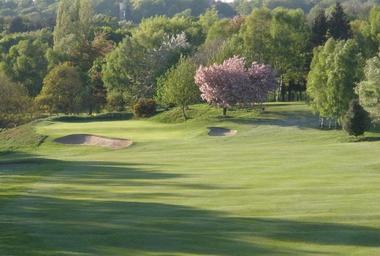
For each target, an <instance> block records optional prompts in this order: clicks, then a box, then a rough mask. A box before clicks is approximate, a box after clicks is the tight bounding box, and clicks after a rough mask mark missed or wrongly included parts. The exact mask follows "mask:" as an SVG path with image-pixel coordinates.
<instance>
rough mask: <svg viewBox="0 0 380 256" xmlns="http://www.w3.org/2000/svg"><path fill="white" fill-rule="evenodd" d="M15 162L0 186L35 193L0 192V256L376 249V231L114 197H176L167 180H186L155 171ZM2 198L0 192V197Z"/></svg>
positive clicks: (5, 168) (1, 173) (1, 169)
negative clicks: (20, 182)
mask: <svg viewBox="0 0 380 256" xmlns="http://www.w3.org/2000/svg"><path fill="white" fill-rule="evenodd" d="M19 156H22V158H21V162H20V161H17V159H13V160H12V161H8V162H7V163H2V164H0V179H1V181H2V182H4V183H3V184H6V182H7V180H6V179H7V178H11V179H12V178H13V179H16V181H17V179H25V178H28V177H31V178H33V179H36V180H33V184H37V185H38V184H40V185H42V187H41V188H40V190H39V189H36V188H33V186H32V187H30V186H26V187H25V188H19V189H18V188H15V190H14V191H5V192H7V193H8V194H12V193H13V194H14V197H12V198H11V199H8V200H7V199H5V200H1V196H0V227H1V230H0V255H16V256H17V255H31V256H33V255H138V254H140V253H141V254H144V253H156V254H161V255H168V254H170V255H178V254H195V255H200V254H201V255H214V256H215V255H220V256H227V255H242V256H248V255H249V256H250V255H320V254H322V252H321V251H313V250H301V249H289V248H285V247H284V248H281V246H279V245H276V241H282V242H293V243H298V242H299V243H308V244H311V245H337V246H362V247H380V239H379V238H380V229H376V228H371V227H364V226H354V225H345V224H335V223H312V222H303V221H296V220H286V219H270V218H249V217H245V218H242V217H232V216H229V215H228V214H227V213H225V212H221V211H211V210H205V209H199V208H195V207H189V206H185V205H179V204H170V203H166V202H164V201H162V199H161V198H160V199H159V200H157V198H158V197H159V196H162V195H163V194H162V193H161V194H158V195H157V194H154V193H144V190H138V192H140V193H142V194H144V195H145V196H146V197H143V198H141V197H140V195H138V194H137V192H136V193H132V194H123V193H121V194H120V193H118V192H117V191H118V188H119V187H121V186H124V187H128V186H146V187H148V186H165V187H166V186H167V187H168V188H170V186H175V188H178V190H180V189H181V188H180V187H177V186H178V184H176V183H175V181H171V180H173V179H175V178H181V179H183V178H186V176H185V175H182V174H176V173H166V172H163V171H158V170H155V166H149V165H139V164H121V163H113V162H93V161H92V162H72V161H58V160H50V159H43V158H42V159H41V158H33V157H32V156H31V155H29V156H28V155H27V154H23V155H19ZM22 159H23V160H22ZM26 159H28V160H26ZM23 161H24V162H23ZM4 179H5V180H4ZM12 182H15V180H13V181H12ZM37 187H38V186H37ZM210 188H211V186H210ZM62 189H63V190H62ZM104 189H105V190H104ZM108 189H111V191H108ZM203 189H207V188H203ZM114 190H116V191H114ZM168 191H171V193H169V192H167V193H165V192H164V195H163V196H178V194H177V193H176V192H173V191H176V190H173V189H171V190H168ZM2 192H4V191H2V189H1V187H0V195H1V194H2ZM148 192H149V191H148ZM184 199H186V198H184ZM142 200H143V201H142ZM148 200H149V201H148ZM2 201H3V202H2ZM4 202H5V203H4ZM263 239H270V240H272V242H271V243H272V245H276V246H271V247H269V246H266V245H265V243H263V242H262V240H263ZM294 247H296V246H294ZM323 254H326V252H325V251H323Z"/></svg>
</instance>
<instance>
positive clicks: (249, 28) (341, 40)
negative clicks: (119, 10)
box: [0, 0, 380, 120]
mask: <svg viewBox="0 0 380 256" xmlns="http://www.w3.org/2000/svg"><path fill="white" fill-rule="evenodd" d="M379 13H380V8H379V7H376V6H375V7H373V8H372V10H371V12H370V15H369V16H368V17H365V18H364V19H363V18H357V19H354V20H353V19H352V18H349V17H348V16H347V15H346V13H345V12H344V10H343V8H342V6H341V5H340V4H337V5H336V6H335V8H334V9H333V10H332V11H331V12H329V11H327V10H326V11H323V12H322V11H321V12H319V13H318V15H317V16H316V18H315V19H314V20H313V22H312V24H311V25H309V23H308V21H307V19H306V16H305V14H304V12H303V11H302V10H300V9H297V10H294V9H284V8H276V9H274V10H270V9H268V8H260V9H255V10H254V11H253V12H252V13H251V14H250V15H248V16H236V17H234V18H231V19H228V18H220V15H219V13H218V11H217V10H216V9H215V8H211V9H208V10H207V11H206V12H205V13H203V14H202V15H200V16H199V17H197V18H195V17H192V16H189V15H188V14H186V13H180V14H178V15H175V16H174V17H171V18H169V17H166V16H156V17H152V18H149V19H144V20H143V21H142V22H141V23H140V24H139V25H138V26H136V25H131V24H130V23H125V22H118V20H117V19H116V18H112V17H109V16H104V15H95V10H94V9H93V4H92V1H90V0H75V1H69V0H61V2H60V5H59V9H58V12H57V19H56V26H55V27H54V32H53V33H51V32H50V31H49V30H47V29H43V30H40V31H35V32H28V33H15V34H10V35H7V36H5V37H4V38H2V39H1V40H0V50H1V51H2V54H1V57H0V61H1V62H0V69H1V72H2V73H3V74H4V75H2V76H3V77H5V76H6V77H7V78H6V79H7V81H8V80H9V81H10V82H11V83H13V84H19V86H21V87H22V88H23V90H22V91H19V93H24V94H25V96H26V97H28V98H29V99H30V102H34V105H35V108H34V109H39V110H40V111H44V112H49V113H62V112H63V113H77V112H82V111H87V112H89V113H92V112H94V111H95V112H98V111H102V110H103V109H105V108H107V109H108V110H116V111H121V110H124V109H125V108H126V107H129V106H132V105H133V104H134V103H136V102H138V101H139V100H140V99H144V98H154V99H156V100H157V101H158V102H159V103H160V104H163V105H166V106H173V105H177V106H180V107H181V108H182V110H183V113H184V116H185V117H186V112H185V111H186V108H187V106H188V105H189V104H192V103H196V102H199V101H201V99H203V100H206V101H207V102H209V103H211V104H216V105H219V106H221V107H222V108H225V109H227V108H229V107H231V106H235V105H238V106H246V105H249V104H252V103H260V102H263V101H264V100H267V96H268V92H269V91H274V93H272V94H271V95H272V96H273V98H272V100H274V99H277V100H301V99H305V96H306V95H305V93H304V91H305V89H306V84H307V87H308V89H307V95H308V97H309V99H310V102H311V104H312V106H313V107H314V109H315V111H316V112H318V113H320V114H321V116H322V117H323V118H328V119H330V120H341V119H342V117H343V115H344V114H345V113H346V111H347V109H348V105H349V102H350V101H351V100H352V99H355V98H358V97H359V96H360V102H361V103H362V104H363V105H365V104H367V103H364V102H369V101H371V102H372V101H373V99H371V100H369V99H365V98H364V96H363V95H367V96H368V94H369V92H368V90H369V89H367V88H369V86H368V84H372V85H374V84H375V82H372V81H371V80H373V79H374V77H375V76H374V74H373V72H372V74H371V75H370V74H369V72H370V71H368V70H369V69H370V68H367V69H366V70H365V72H363V68H362V67H363V66H364V62H365V61H366V60H367V59H370V58H373V57H374V56H375V55H376V54H377V49H378V46H379V42H380V41H379V40H380V37H379V36H378V35H379V33H380V29H378V27H379V26H378V17H380V14H379ZM313 49H314V51H313ZM237 56H240V57H237ZM256 62H257V63H264V64H265V65H264V64H257V63H256ZM372 62H373V61H372ZM372 62H371V63H372ZM250 63H254V64H253V65H251V64H250ZM369 65H372V66H373V65H374V64H373V63H372V64H368V66H369ZM310 68H311V70H310ZM273 70H276V77H275V76H274V71H273ZM309 71H310V72H309ZM367 73H368V75H367ZM364 74H365V75H366V76H364ZM360 82H361V83H360ZM358 83H360V86H359V87H358V86H357V84H358ZM0 86H1V83H0ZM354 88H355V90H356V93H355V92H354ZM211 92H213V93H211ZM272 96H271V97H272ZM141 102H144V101H141ZM371 104H372V105H373V103H371ZM25 106H27V104H25ZM372 108H373V107H372ZM372 112H373V111H372Z"/></svg>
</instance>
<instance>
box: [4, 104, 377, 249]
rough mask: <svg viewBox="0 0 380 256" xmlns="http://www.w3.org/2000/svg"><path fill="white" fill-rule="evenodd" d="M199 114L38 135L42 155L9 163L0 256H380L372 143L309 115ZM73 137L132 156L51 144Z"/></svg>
mask: <svg viewBox="0 0 380 256" xmlns="http://www.w3.org/2000/svg"><path fill="white" fill-rule="evenodd" d="M191 108H192V111H194V114H193V118H192V119H191V120H190V121H187V122H177V123H168V122H163V121H162V120H169V119H170V118H173V120H176V118H175V114H173V113H170V112H168V113H162V114H160V115H158V116H156V117H153V118H152V119H148V120H128V121H110V122H96V121H95V122H92V121H91V122H87V121H84V122H49V121H46V122H41V123H38V124H36V125H35V126H34V128H35V129H36V131H37V133H38V134H44V135H48V136H49V137H48V139H47V140H46V141H45V142H44V143H43V144H42V145H41V146H40V147H39V148H37V149H35V150H23V151H22V152H20V151H19V152H15V153H11V154H7V155H3V156H0V159H1V160H2V161H3V162H0V228H1V232H0V255H32V256H33V255H137V256H139V255H187V256H188V255H197V256H198V255H213V256H215V255H219V256H229V255H242V256H251V255H365V256H368V255H379V254H380V216H379V212H380V204H378V203H377V202H378V198H379V195H380V158H379V154H380V141H378V137H379V134H378V133H377V132H376V131H373V132H372V133H368V134H367V138H368V140H367V141H361V142H355V143H351V142H348V141H347V136H346V135H344V133H343V132H341V131H335V130H332V131H325V130H324V131H321V130H318V129H316V127H317V126H318V119H317V118H316V117H315V116H313V115H312V114H311V112H310V110H309V108H308V107H306V106H305V105H303V104H275V105H270V106H268V107H267V108H266V111H265V112H264V113H257V112H255V111H244V110H237V111H232V112H230V117H229V118H220V117H218V115H220V113H221V112H220V110H216V109H210V108H209V107H208V106H204V105H198V106H192V107H191ZM173 111H175V110H173ZM196 113H205V114H203V115H201V114H199V118H198V117H195V115H197V114H196ZM210 126H212V127H227V128H231V129H236V130H238V131H239V133H238V134H237V135H236V136H235V137H228V138H224V137H221V138H217V137H209V136H207V127H210ZM71 133H86V134H98V135H104V136H110V137H120V138H129V139H132V140H133V141H134V142H136V144H135V145H134V146H132V147H131V148H129V149H125V150H118V151H115V150H107V149H102V148H93V147H83V146H64V145H59V144H55V143H53V141H52V140H53V139H54V138H56V137H60V136H64V135H68V134H71ZM4 161H6V162H4Z"/></svg>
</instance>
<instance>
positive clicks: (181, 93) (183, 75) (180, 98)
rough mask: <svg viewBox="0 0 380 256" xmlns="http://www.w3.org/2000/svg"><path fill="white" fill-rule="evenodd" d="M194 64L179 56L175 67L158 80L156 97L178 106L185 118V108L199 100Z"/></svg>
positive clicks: (165, 102)
mask: <svg viewBox="0 0 380 256" xmlns="http://www.w3.org/2000/svg"><path fill="white" fill-rule="evenodd" d="M195 71H196V66H195V64H194V63H193V62H192V61H191V60H189V59H186V58H183V57H182V58H181V59H180V61H179V63H178V64H177V66H176V67H174V68H172V69H170V70H169V71H168V72H167V73H166V74H165V75H164V76H162V77H161V78H160V79H159V80H158V91H157V98H158V99H159V101H161V102H162V103H164V104H167V105H170V104H175V105H177V106H180V107H181V109H182V114H183V117H184V118H185V119H187V114H186V108H187V106H188V105H190V104H192V103H195V102H197V101H198V100H199V98H200V96H199V89H198V87H197V86H196V85H195V81H194V74H195Z"/></svg>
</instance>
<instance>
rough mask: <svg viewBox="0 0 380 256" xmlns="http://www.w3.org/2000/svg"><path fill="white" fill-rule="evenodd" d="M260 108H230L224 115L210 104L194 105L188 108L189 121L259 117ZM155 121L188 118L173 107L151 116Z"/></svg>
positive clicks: (163, 121)
mask: <svg viewBox="0 0 380 256" xmlns="http://www.w3.org/2000/svg"><path fill="white" fill-rule="evenodd" d="M258 112H259V111H258V109H256V108H255V109H250V110H246V109H230V110H229V112H228V113H227V117H223V116H222V109H220V108H216V107H213V106H209V105H206V104H198V105H192V106H190V107H189V108H188V109H187V110H186V113H187V115H188V117H189V119H188V120H187V121H191V120H198V121H202V120H203V121H208V122H210V121H217V120H221V119H228V118H238V117H242V116H245V117H247V116H249V117H251V118H254V117H257V115H258ZM151 120H153V121H157V122H162V123H182V122H185V121H186V120H185V119H184V118H183V115H182V110H181V108H172V109H170V110H168V111H164V112H162V113H160V114H158V115H156V116H154V117H152V118H151Z"/></svg>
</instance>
